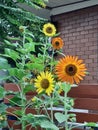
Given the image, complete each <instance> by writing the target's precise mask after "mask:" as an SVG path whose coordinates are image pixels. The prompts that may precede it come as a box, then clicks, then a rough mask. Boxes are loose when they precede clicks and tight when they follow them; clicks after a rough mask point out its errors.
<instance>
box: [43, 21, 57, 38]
mask: <svg viewBox="0 0 98 130" xmlns="http://www.w3.org/2000/svg"><path fill="white" fill-rule="evenodd" d="M43 33H44V34H45V35H46V36H49V37H52V36H54V35H55V34H56V28H55V26H54V25H53V24H51V23H47V24H44V26H43Z"/></svg>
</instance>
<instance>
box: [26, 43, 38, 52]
mask: <svg viewBox="0 0 98 130" xmlns="http://www.w3.org/2000/svg"><path fill="white" fill-rule="evenodd" d="M24 48H25V49H26V50H27V52H30V51H33V52H35V43H34V42H30V43H25V45H24Z"/></svg>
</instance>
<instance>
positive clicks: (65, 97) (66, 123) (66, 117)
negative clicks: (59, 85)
mask: <svg viewBox="0 0 98 130" xmlns="http://www.w3.org/2000/svg"><path fill="white" fill-rule="evenodd" d="M66 106H67V92H66V91H64V114H65V130H69V129H68V110H67V107H66Z"/></svg>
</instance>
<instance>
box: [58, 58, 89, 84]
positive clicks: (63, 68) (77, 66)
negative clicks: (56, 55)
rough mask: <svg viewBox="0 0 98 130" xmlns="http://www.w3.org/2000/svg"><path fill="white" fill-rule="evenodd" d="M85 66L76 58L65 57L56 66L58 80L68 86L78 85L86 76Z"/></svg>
mask: <svg viewBox="0 0 98 130" xmlns="http://www.w3.org/2000/svg"><path fill="white" fill-rule="evenodd" d="M86 70H87V69H86V66H85V64H83V60H79V59H78V57H74V56H66V57H64V58H62V59H61V60H60V61H59V62H58V64H57V65H56V74H57V76H58V79H59V80H61V81H64V82H68V83H70V84H73V83H76V84H78V83H79V82H80V80H83V77H84V76H85V75H86Z"/></svg>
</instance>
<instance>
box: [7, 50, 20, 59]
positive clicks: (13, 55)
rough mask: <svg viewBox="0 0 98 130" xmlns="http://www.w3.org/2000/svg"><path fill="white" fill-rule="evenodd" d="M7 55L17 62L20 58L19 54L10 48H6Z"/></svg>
mask: <svg viewBox="0 0 98 130" xmlns="http://www.w3.org/2000/svg"><path fill="white" fill-rule="evenodd" d="M5 54H6V55H8V56H9V57H10V58H12V59H13V60H16V59H19V58H20V57H19V54H18V52H16V51H14V50H11V49H9V48H5Z"/></svg>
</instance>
